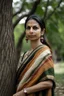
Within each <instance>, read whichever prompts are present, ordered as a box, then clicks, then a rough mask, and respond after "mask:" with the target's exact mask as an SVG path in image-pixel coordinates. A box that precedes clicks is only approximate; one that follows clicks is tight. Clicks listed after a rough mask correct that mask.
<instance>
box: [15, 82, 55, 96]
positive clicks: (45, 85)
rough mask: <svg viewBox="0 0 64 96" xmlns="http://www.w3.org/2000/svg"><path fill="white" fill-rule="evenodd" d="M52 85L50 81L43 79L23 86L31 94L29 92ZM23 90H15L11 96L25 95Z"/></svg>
mask: <svg viewBox="0 0 64 96" xmlns="http://www.w3.org/2000/svg"><path fill="white" fill-rule="evenodd" d="M52 86H53V84H52V82H51V81H44V82H40V83H38V84H36V85H34V86H31V87H28V88H24V90H25V91H26V93H27V94H31V93H34V92H38V91H41V90H44V89H48V88H52ZM24 90H21V91H19V92H17V93H16V94H14V95H13V96H25V92H24ZM23 94H24V95H23Z"/></svg>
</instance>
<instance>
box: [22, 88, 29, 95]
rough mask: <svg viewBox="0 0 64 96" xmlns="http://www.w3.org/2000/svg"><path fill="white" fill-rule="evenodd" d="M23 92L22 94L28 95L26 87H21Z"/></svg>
mask: <svg viewBox="0 0 64 96" xmlns="http://www.w3.org/2000/svg"><path fill="white" fill-rule="evenodd" d="M23 92H24V94H25V95H26V96H28V93H27V89H26V88H24V89H23Z"/></svg>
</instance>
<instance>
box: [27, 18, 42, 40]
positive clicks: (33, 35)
mask: <svg viewBox="0 0 64 96" xmlns="http://www.w3.org/2000/svg"><path fill="white" fill-rule="evenodd" d="M26 36H27V38H28V39H29V40H31V41H32V40H38V39H39V40H40V36H41V27H40V25H39V24H38V22H37V21H36V20H33V19H31V20H29V21H28V22H27V24H26Z"/></svg>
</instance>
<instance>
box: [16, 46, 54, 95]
mask: <svg viewBox="0 0 64 96" xmlns="http://www.w3.org/2000/svg"><path fill="white" fill-rule="evenodd" d="M20 59H21V58H20ZM20 61H21V60H20ZM20 64H21V66H20V67H19V68H18V71H17V78H18V85H17V92H18V91H20V90H22V89H23V88H27V87H30V86H33V85H35V84H37V83H39V82H44V81H47V80H51V81H52V82H53V88H51V89H46V90H42V91H39V92H36V93H33V94H30V95H28V96H54V85H55V83H54V63H53V60H52V55H51V52H50V49H49V48H48V47H47V46H45V45H40V46H38V47H37V48H35V49H34V50H33V51H32V52H31V53H30V54H29V56H26V55H24V57H23V60H22V61H21V62H20Z"/></svg>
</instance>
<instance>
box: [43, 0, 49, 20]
mask: <svg viewBox="0 0 64 96" xmlns="http://www.w3.org/2000/svg"><path fill="white" fill-rule="evenodd" d="M48 5H49V0H47V4H46V9H45V13H44V18H43V19H45V18H46V15H47V10H48Z"/></svg>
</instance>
